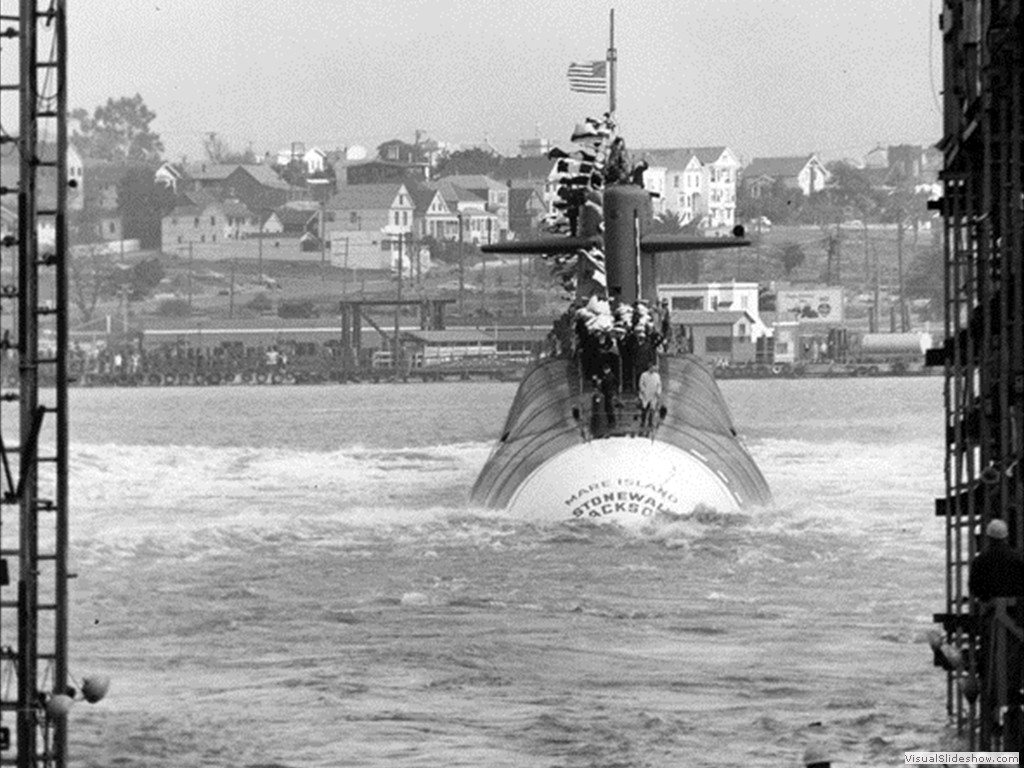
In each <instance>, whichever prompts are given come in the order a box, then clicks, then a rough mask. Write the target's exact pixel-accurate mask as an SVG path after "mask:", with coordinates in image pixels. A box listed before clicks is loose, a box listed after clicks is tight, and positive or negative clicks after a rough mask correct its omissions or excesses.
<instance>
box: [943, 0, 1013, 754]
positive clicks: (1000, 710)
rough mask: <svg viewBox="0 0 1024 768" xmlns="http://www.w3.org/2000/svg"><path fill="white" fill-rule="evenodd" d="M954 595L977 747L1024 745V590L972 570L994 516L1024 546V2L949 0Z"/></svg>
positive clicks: (947, 196)
mask: <svg viewBox="0 0 1024 768" xmlns="http://www.w3.org/2000/svg"><path fill="white" fill-rule="evenodd" d="M938 23H939V28H940V29H941V34H942V42H943V68H944V76H943V138H942V140H941V142H940V143H939V145H938V146H939V148H940V149H941V150H942V152H943V155H944V164H943V165H944V168H943V171H942V174H941V177H940V178H941V180H942V184H943V195H942V198H941V199H940V200H937V201H934V203H933V204H930V205H931V207H933V208H937V209H938V210H939V211H940V212H941V215H942V218H943V222H944V234H945V253H944V262H945V305H946V306H945V318H946V319H945V337H946V341H945V345H944V346H943V347H942V348H941V349H940V350H935V351H934V353H933V354H931V355H930V357H931V361H930V362H932V363H933V364H937V365H938V364H941V365H943V366H944V369H945V379H946V385H945V411H946V443H947V447H946V463H945V475H946V478H945V479H946V494H945V496H944V497H943V498H940V499H938V500H937V501H936V514H937V515H938V516H940V517H942V518H944V520H945V528H946V566H947V567H946V606H945V612H944V613H941V614H937V615H936V617H935V618H936V620H937V621H938V622H941V624H942V625H943V629H944V638H943V640H942V642H943V645H942V648H944V649H949V651H950V652H949V653H946V654H944V656H943V659H944V661H943V659H940V657H939V654H938V650H939V649H938V647H936V650H937V654H936V663H937V664H939V662H940V661H943V663H941V664H939V665H940V666H943V667H945V668H946V669H947V694H946V705H947V711H948V713H949V715H950V717H951V718H953V721H954V722H955V724H956V726H957V729H958V731H959V732H960V733H961V734H963V735H964V736H965V737H966V739H967V740H968V741H969V744H970V748H971V749H972V750H974V749H977V750H991V751H1000V750H1002V751H1019V750H1020V749H1021V742H1022V733H1024V713H1022V698H1021V686H1022V678H1021V664H1022V656H1024V635H1022V619H1024V606H1021V605H1020V603H1021V602H1024V598H1020V597H1018V598H1016V600H1015V599H1014V598H1013V597H1003V598H999V597H997V598H994V599H991V600H984V601H982V600H979V599H978V597H977V595H972V594H970V590H969V588H968V579H969V574H970V568H971V565H972V564H973V562H974V560H975V558H976V557H977V556H978V555H979V554H980V553H981V552H984V551H985V549H986V548H988V547H989V546H992V543H991V541H988V540H987V537H986V536H985V535H984V534H985V531H986V528H987V526H988V525H989V524H990V522H991V521H992V520H994V519H1000V520H1002V521H1004V522H1005V523H1006V526H1007V528H1008V531H1009V533H1008V537H1007V540H1008V544H1009V546H1010V547H1011V548H1013V549H1016V551H1017V552H1020V551H1021V549H1022V545H1024V465H1022V464H1021V459H1022V457H1024V447H1022V444H1024V108H1022V99H1024V82H1022V80H1024V55H1022V54H1024V10H1022V7H1021V4H1020V3H1019V2H1016V1H1015V0H944V2H943V7H942V14H941V16H940V17H939V19H938ZM1018 594H1019V592H1018Z"/></svg>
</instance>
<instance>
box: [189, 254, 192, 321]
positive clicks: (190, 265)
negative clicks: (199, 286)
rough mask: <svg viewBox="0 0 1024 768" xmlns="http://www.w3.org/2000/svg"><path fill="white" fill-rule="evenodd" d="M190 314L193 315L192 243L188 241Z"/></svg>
mask: <svg viewBox="0 0 1024 768" xmlns="http://www.w3.org/2000/svg"><path fill="white" fill-rule="evenodd" d="M188 313H189V314H190V315H191V314H192V241H191V240H189V241H188Z"/></svg>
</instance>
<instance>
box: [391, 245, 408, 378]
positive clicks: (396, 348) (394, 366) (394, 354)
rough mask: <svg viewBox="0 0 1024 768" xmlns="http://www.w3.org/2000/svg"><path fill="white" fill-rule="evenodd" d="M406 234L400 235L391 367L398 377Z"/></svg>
mask: <svg viewBox="0 0 1024 768" xmlns="http://www.w3.org/2000/svg"><path fill="white" fill-rule="evenodd" d="M404 234H405V233H404V232H399V233H398V302H397V303H396V304H395V346H394V351H393V352H392V353H391V367H392V369H393V370H394V372H395V375H396V376H397V375H398V351H399V344H398V338H399V334H400V333H401V328H400V326H399V315H400V314H401V312H402V271H403V270H402V239H403V236H404Z"/></svg>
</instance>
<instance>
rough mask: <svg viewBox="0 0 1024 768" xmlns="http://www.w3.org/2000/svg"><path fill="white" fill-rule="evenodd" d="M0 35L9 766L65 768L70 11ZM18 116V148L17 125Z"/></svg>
mask: <svg viewBox="0 0 1024 768" xmlns="http://www.w3.org/2000/svg"><path fill="white" fill-rule="evenodd" d="M0 28H2V29H0V55H2V56H4V57H5V58H4V60H5V61H6V57H7V56H8V55H13V53H12V52H11V51H10V47H13V46H14V45H17V47H18V58H19V66H18V67H17V68H16V69H15V68H14V67H13V66H4V68H3V73H2V76H0V98H2V99H3V113H2V119H3V125H2V133H0V142H2V143H0V152H2V153H3V154H4V157H5V159H12V158H14V159H16V162H11V163H9V164H5V165H4V172H5V174H8V173H9V171H8V169H11V168H16V169H17V177H16V178H8V177H5V178H2V179H0V186H2V189H0V192H2V193H3V194H2V195H0V202H2V203H3V204H4V206H5V207H8V206H10V203H11V200H12V198H14V197H16V198H17V230H16V233H13V232H12V233H9V234H7V235H6V236H5V237H4V242H3V247H2V249H0V310H2V312H0V338H2V349H0V354H2V355H3V356H4V357H5V358H6V360H7V362H10V363H11V364H12V365H10V366H5V367H6V369H8V370H12V369H13V365H14V364H16V365H17V375H16V376H13V375H12V376H11V377H9V378H8V380H4V381H0V408H2V415H3V424H2V427H3V431H2V432H0V435H2V438H3V443H2V445H0V455H2V475H0V487H2V496H0V501H2V504H0V545H2V558H3V566H4V568H3V580H2V582H3V583H2V588H0V589H2V592H0V671H2V684H0V720H2V723H0V727H2V741H3V743H2V745H0V747H2V748H0V765H17V766H19V767H22V766H57V767H58V768H60V767H61V766H64V765H65V754H66V729H65V727H66V721H67V715H66V710H67V706H68V705H69V704H70V701H71V698H72V696H73V694H74V692H73V691H70V690H69V689H68V687H67V678H68V671H67V623H68V593H67V582H68V578H69V574H68V571H67V557H68V508H67V500H68V422H67V406H68V401H67V384H68V380H67V369H66V365H65V361H66V359H67V354H66V353H67V348H68V327H67V293H66V285H67V275H66V255H67V253H68V249H67V234H66V233H67V224H66V219H65V212H66V210H67V199H68V183H69V182H68V168H67V123H66V115H67V91H66V82H67V80H66V76H67V67H66V63H67V57H66V51H67V37H66V28H65V7H64V2H63V0H46V1H45V2H40V0H19V2H17V3H14V2H9V3H4V4H2V5H0ZM14 71H16V72H17V80H16V81H11V80H9V79H8V78H10V77H11V75H12V74H13V72H14ZM8 99H9V100H10V101H8ZM15 99H17V101H15ZM14 114H17V115H18V126H17V128H16V129H15V130H16V131H17V133H16V134H15V133H13V132H12V127H13V126H11V125H10V124H8V122H7V121H8V120H10V119H11V117H12V115H14ZM9 175H10V176H13V173H11V174H9ZM8 210H10V209H9V208H8ZM15 427H16V428H15ZM69 693H70V694H72V696H69V695H68V694H69ZM12 726H13V727H12Z"/></svg>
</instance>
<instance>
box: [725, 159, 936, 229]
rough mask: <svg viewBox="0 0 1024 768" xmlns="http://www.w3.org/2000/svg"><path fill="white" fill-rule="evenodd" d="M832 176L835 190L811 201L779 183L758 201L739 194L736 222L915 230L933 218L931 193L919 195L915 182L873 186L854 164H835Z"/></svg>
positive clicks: (747, 191) (748, 192) (743, 192)
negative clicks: (865, 224)
mask: <svg viewBox="0 0 1024 768" xmlns="http://www.w3.org/2000/svg"><path fill="white" fill-rule="evenodd" d="M826 167H827V168H828V170H829V172H830V173H831V174H832V179H831V181H830V183H829V185H828V186H827V187H826V188H825V189H823V190H821V191H820V192H815V193H813V194H811V195H809V196H808V195H804V193H803V192H802V191H801V190H800V189H799V188H793V187H790V186H787V185H786V184H785V182H784V181H783V180H782V179H776V181H775V183H774V184H773V185H772V186H771V187H768V188H762V189H761V190H760V195H759V196H758V197H753V196H752V195H751V190H750V188H749V186H747V185H745V184H740V185H739V188H738V189H737V190H736V217H737V219H739V220H741V221H751V220H756V219H759V218H760V217H762V216H763V217H766V218H768V219H769V220H770V221H771V222H772V223H775V224H818V225H828V224H835V223H837V222H842V221H847V220H850V219H859V220H861V221H864V222H867V221H875V222H882V223H890V224H895V223H898V222H900V221H903V222H906V223H908V224H909V225H911V226H913V224H914V223H915V222H920V221H922V220H923V219H925V218H927V217H928V211H927V203H928V193H927V192H918V191H916V190H915V180H914V179H912V178H909V177H899V176H895V177H893V178H891V179H890V180H889V182H888V183H887V184H886V185H884V186H876V185H874V184H872V182H871V179H870V177H869V176H868V174H867V173H866V172H865V171H864V170H862V169H860V168H857V167H855V166H853V165H851V164H850V163H846V162H842V161H839V162H834V163H829V164H828V165H827V166H826Z"/></svg>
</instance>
